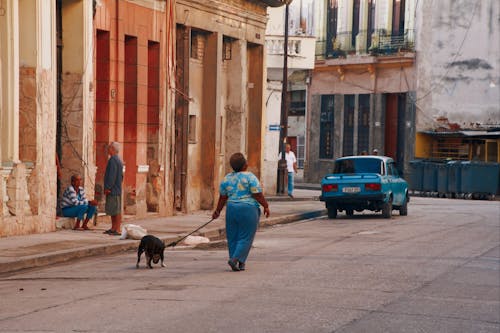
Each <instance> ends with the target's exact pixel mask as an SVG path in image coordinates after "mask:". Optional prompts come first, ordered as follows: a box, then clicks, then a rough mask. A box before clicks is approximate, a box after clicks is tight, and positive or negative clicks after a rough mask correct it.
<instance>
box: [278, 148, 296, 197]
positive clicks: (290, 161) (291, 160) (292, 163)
mask: <svg viewBox="0 0 500 333" xmlns="http://www.w3.org/2000/svg"><path fill="white" fill-rule="evenodd" d="M291 148H292V146H290V144H289V143H287V144H286V146H285V160H286V169H287V171H288V196H289V197H290V198H292V199H293V176H294V173H297V158H296V157H295V154H294V153H293V151H291ZM280 158H281V154H280Z"/></svg>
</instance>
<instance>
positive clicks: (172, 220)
mask: <svg viewBox="0 0 500 333" xmlns="http://www.w3.org/2000/svg"><path fill="white" fill-rule="evenodd" d="M319 195H320V192H319V191H317V190H303V189H297V190H295V191H294V196H295V198H294V199H293V200H292V199H290V198H288V197H267V199H268V201H269V207H270V210H271V217H269V218H267V219H266V218H265V217H264V216H262V217H261V220H260V225H261V226H269V225H274V224H281V223H289V222H293V221H298V220H302V219H307V218H313V217H317V216H322V215H325V214H326V210H325V208H324V204H323V203H322V202H320V201H318V200H317V197H318V196H319ZM224 212H225V210H224V211H223V214H222V216H221V217H219V218H218V219H217V220H215V221H213V222H211V223H210V224H208V225H207V226H206V227H204V228H203V229H201V230H200V231H199V232H197V233H195V234H194V235H198V236H204V237H207V238H209V239H210V240H218V239H223V238H224V237H225V226H224ZM211 215H212V211H198V212H195V213H192V214H178V215H175V216H170V217H157V216H151V217H147V218H144V219H126V220H125V221H124V222H123V224H127V223H132V224H137V225H140V226H142V227H143V228H145V229H147V231H148V234H152V235H155V236H157V237H158V238H160V239H162V240H163V241H164V242H165V243H166V244H168V243H170V242H173V241H175V240H177V239H179V238H180V237H182V236H185V235H186V234H188V233H190V232H191V231H193V230H195V229H197V228H198V227H200V226H201V225H203V224H204V223H206V222H208V221H209V220H210V219H211ZM106 220H107V219H106ZM91 227H92V228H93V230H92V231H74V230H58V231H55V232H50V233H44V234H33V235H26V236H14V237H5V238H0V273H7V272H13V271H17V270H21V269H26V268H33V267H41V266H46V265H51V264H55V263H61V262H66V261H70V260H73V259H76V258H83V257H89V256H95V255H102V254H112V253H118V252H123V251H128V250H131V249H137V246H138V245H139V241H138V240H129V239H126V240H120V239H119V237H118V236H109V235H106V234H103V233H102V232H103V231H104V230H107V229H109V227H110V225H109V223H106V222H99V223H98V224H97V226H91Z"/></svg>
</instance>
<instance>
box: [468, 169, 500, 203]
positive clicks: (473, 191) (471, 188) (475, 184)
mask: <svg viewBox="0 0 500 333" xmlns="http://www.w3.org/2000/svg"><path fill="white" fill-rule="evenodd" d="M499 172H500V164H498V163H486V162H462V173H461V183H462V187H461V189H462V192H464V193H466V194H467V195H468V196H471V195H472V196H473V197H475V196H476V195H479V196H483V195H484V196H488V195H495V194H496V193H497V189H498V178H499Z"/></svg>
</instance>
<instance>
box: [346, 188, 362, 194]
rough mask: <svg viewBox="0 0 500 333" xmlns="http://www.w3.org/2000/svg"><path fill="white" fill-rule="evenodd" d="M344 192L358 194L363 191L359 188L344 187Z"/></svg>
mask: <svg viewBox="0 0 500 333" xmlns="http://www.w3.org/2000/svg"><path fill="white" fill-rule="evenodd" d="M342 192H344V193H358V192H361V189H360V188H359V187H344V188H343V189H342Z"/></svg>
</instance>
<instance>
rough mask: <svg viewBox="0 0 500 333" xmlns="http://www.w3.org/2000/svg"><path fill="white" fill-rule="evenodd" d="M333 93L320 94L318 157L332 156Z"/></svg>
mask: <svg viewBox="0 0 500 333" xmlns="http://www.w3.org/2000/svg"><path fill="white" fill-rule="evenodd" d="M334 102H335V96H334V95H323V96H321V114H320V120H319V121H320V129H319V158H333V129H334V125H335V123H334V117H333V112H334Z"/></svg>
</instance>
